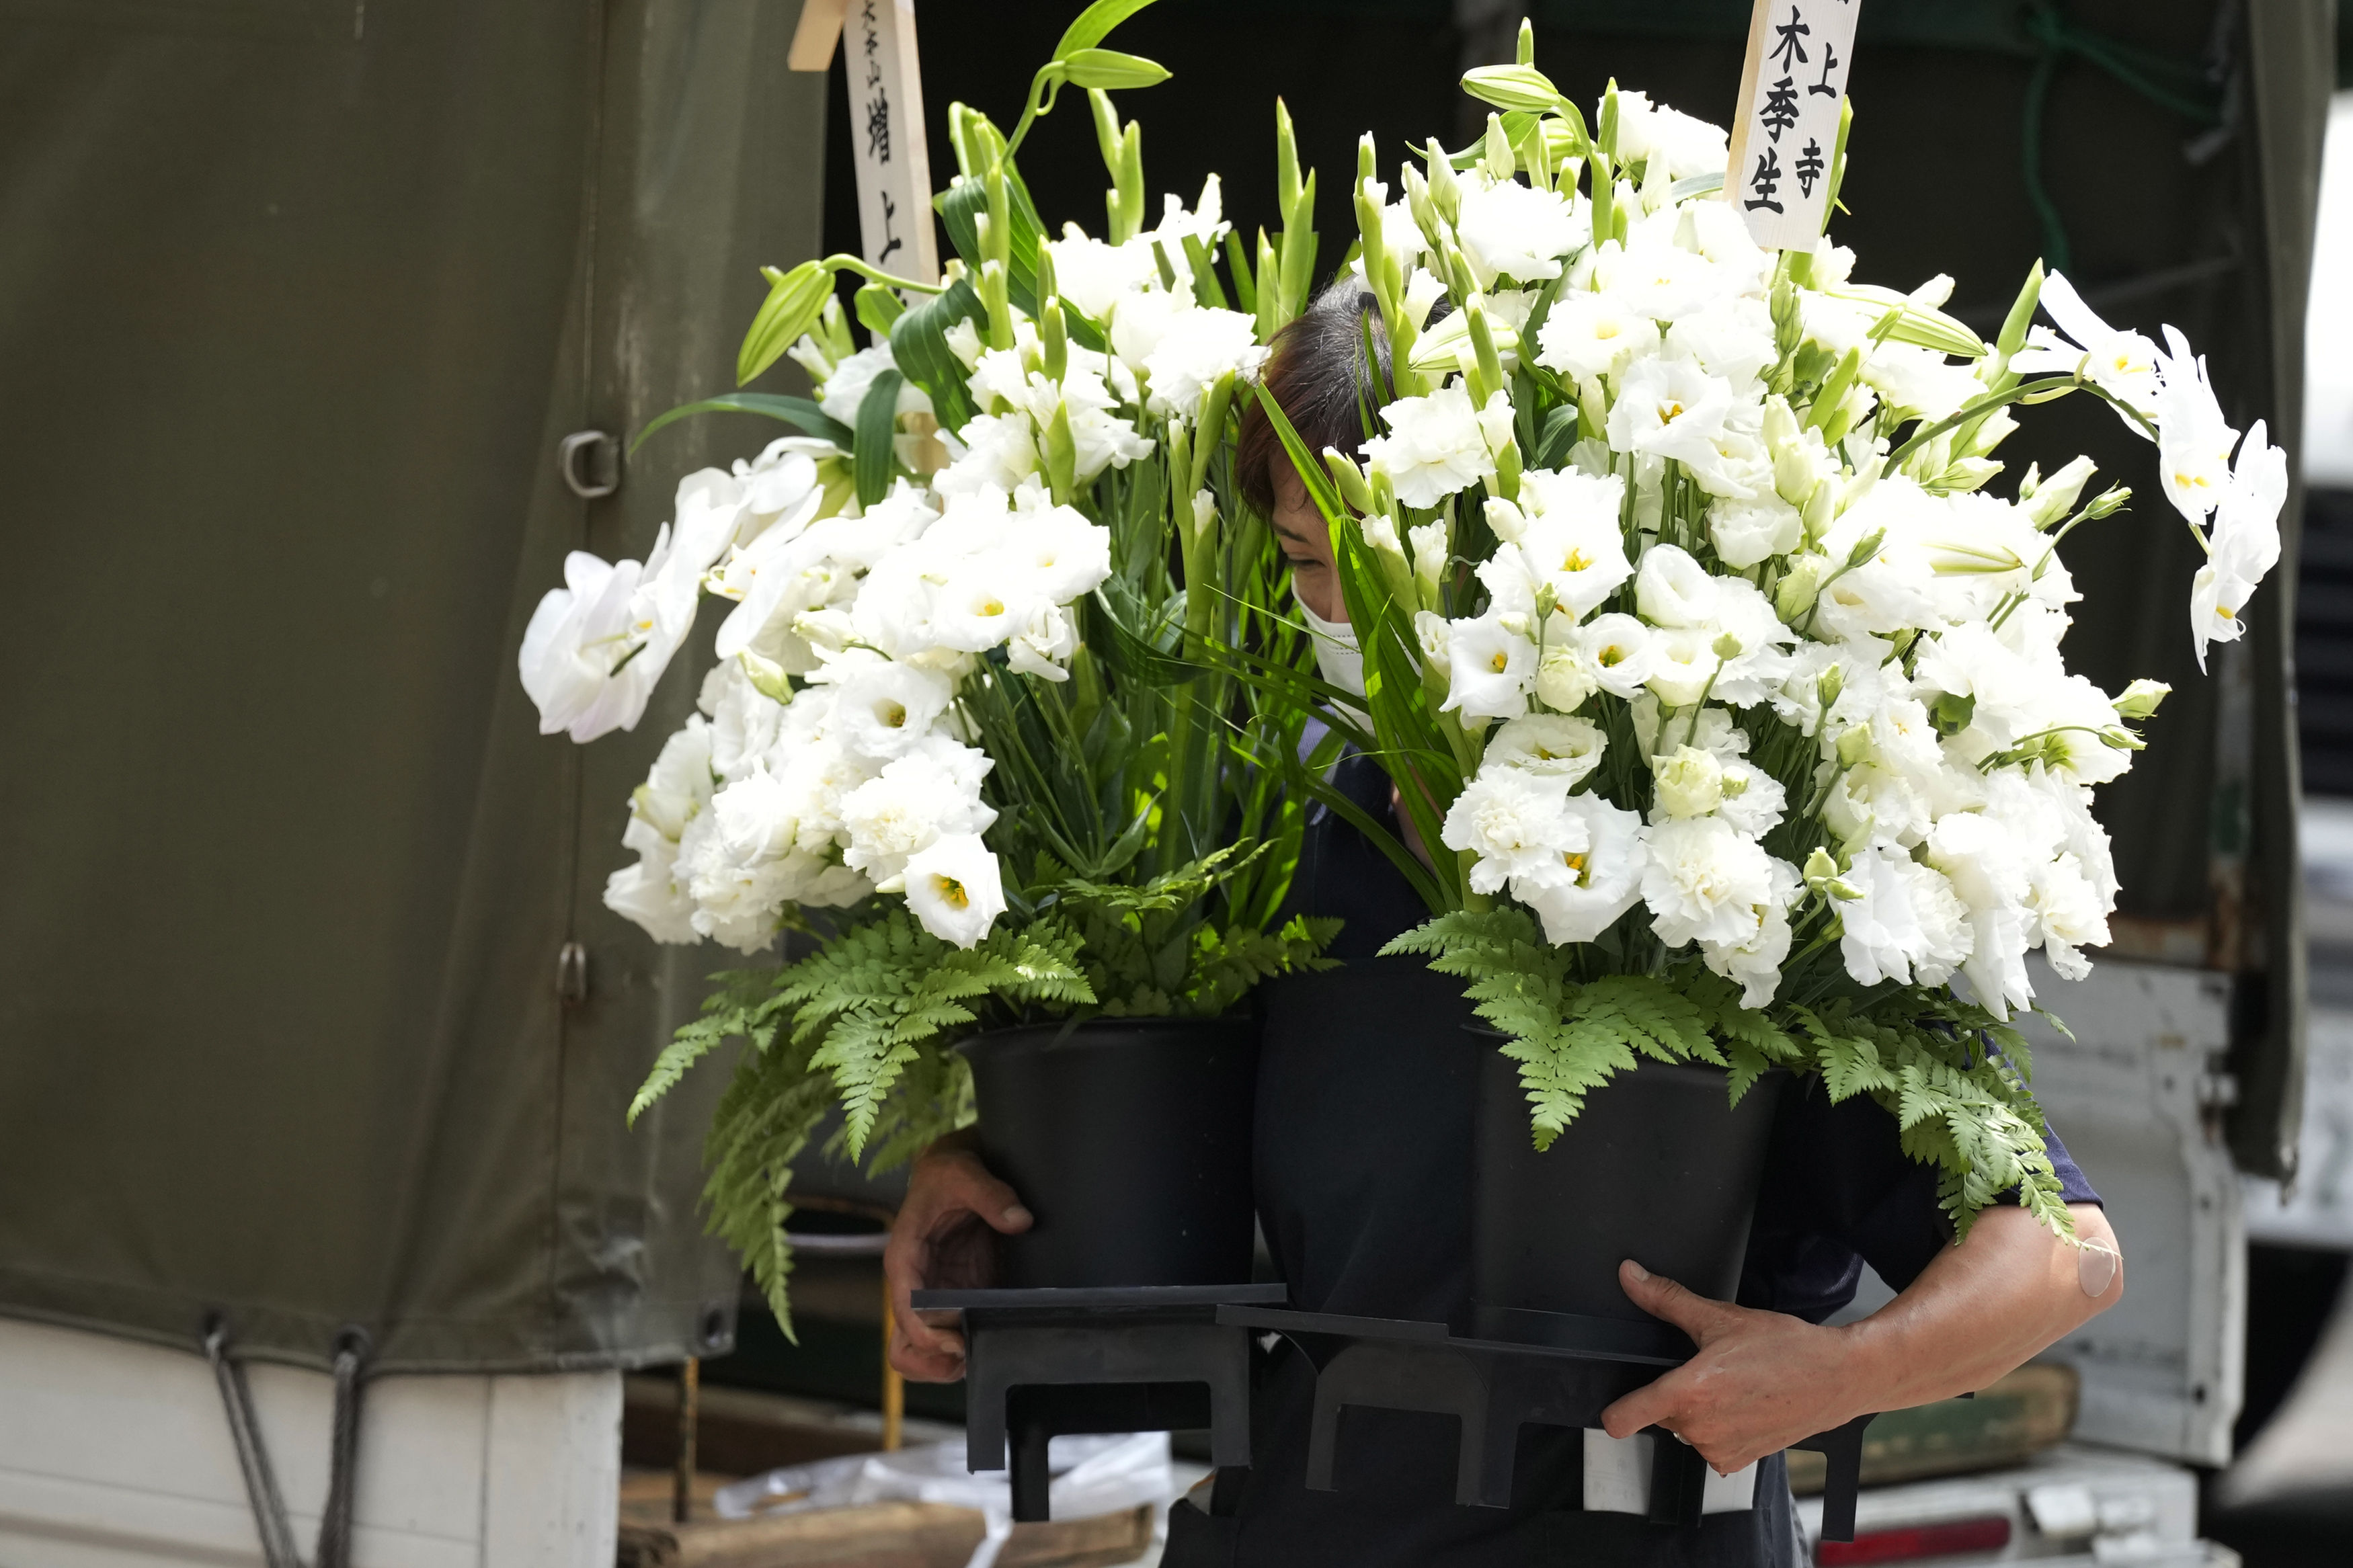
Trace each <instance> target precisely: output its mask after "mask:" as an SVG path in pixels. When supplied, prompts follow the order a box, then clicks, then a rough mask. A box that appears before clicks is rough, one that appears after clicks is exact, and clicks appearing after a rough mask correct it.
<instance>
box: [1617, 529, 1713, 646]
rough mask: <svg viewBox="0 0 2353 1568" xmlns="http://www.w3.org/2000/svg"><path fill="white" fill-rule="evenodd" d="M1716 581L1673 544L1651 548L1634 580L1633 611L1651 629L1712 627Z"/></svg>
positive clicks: (1688, 553)
mask: <svg viewBox="0 0 2353 1568" xmlns="http://www.w3.org/2000/svg"><path fill="white" fill-rule="evenodd" d="M1718 581H1719V579H1718V578H1717V577H1716V576H1715V574H1713V573H1711V572H1709V571H1708V569H1707V568H1706V567H1704V566H1703V565H1701V564H1700V563H1698V562H1697V561H1694V559H1692V556H1691V554H1690V552H1688V551H1685V550H1683V549H1680V548H1678V547H1677V546H1675V545H1672V544H1659V545H1653V546H1652V547H1651V549H1650V550H1649V551H1648V552H1645V553H1644V554H1643V556H1642V565H1641V571H1640V572H1638V573H1637V574H1635V578H1634V607H1635V608H1636V609H1637V610H1640V611H1641V615H1642V618H1643V619H1644V620H1646V621H1648V622H1650V623H1651V625H1652V626H1714V625H1715V619H1716V584H1717V583H1718Z"/></svg>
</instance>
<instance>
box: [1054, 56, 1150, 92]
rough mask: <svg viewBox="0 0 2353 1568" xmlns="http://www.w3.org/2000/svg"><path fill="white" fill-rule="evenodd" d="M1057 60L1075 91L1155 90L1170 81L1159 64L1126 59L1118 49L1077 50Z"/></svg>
mask: <svg viewBox="0 0 2353 1568" xmlns="http://www.w3.org/2000/svg"><path fill="white" fill-rule="evenodd" d="M1057 58H1060V60H1061V62H1062V71H1063V76H1064V77H1065V79H1067V80H1068V81H1069V82H1070V84H1071V86H1072V87H1086V88H1101V89H1103V90H1104V91H1105V92H1115V91H1118V90H1119V89H1123V88H1135V87H1153V86H1156V85H1157V84H1159V83H1161V82H1164V81H1166V80H1167V79H1168V68H1167V67H1166V66H1164V65H1161V64H1160V63H1159V62H1158V61H1156V60H1147V59H1145V58H1144V57H1142V56H1141V55H1124V54H1121V53H1120V52H1119V51H1118V50H1117V49H1076V50H1073V51H1071V53H1070V54H1068V55H1064V56H1058V57H1057Z"/></svg>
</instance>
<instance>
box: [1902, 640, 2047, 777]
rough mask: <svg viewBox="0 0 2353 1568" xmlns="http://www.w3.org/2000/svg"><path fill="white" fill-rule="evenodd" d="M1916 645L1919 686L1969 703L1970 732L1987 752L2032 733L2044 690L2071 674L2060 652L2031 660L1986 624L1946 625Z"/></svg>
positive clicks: (1916, 677)
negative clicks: (2061, 664) (2064, 665)
mask: <svg viewBox="0 0 2353 1568" xmlns="http://www.w3.org/2000/svg"><path fill="white" fill-rule="evenodd" d="M1916 646H1917V647H1918V650H1919V651H1918V653H1917V655H1916V656H1915V661H1914V675H1915V679H1916V684H1917V685H1918V686H1919V688H1920V689H1922V691H1923V692H1946V693H1949V694H1950V695H1952V696H1955V697H1966V698H1968V700H1969V703H1970V709H1969V722H1968V731H1965V733H1968V732H1970V731H1973V732H1974V733H1975V735H1976V736H1977V737H1978V738H1979V739H1981V740H1982V741H1983V742H1985V744H1986V747H1987V748H1988V749H1997V748H2000V747H2003V746H2008V745H2010V744H2013V743H2014V742H2017V740H2018V739H2019V737H2021V735H2024V734H2025V733H2026V732H2027V731H2029V730H2031V729H2032V728H2033V726H2034V716H2035V712H2036V710H2037V709H2038V708H2039V706H2040V705H2041V703H2042V697H2043V693H2044V691H2045V690H2046V689H2048V687H2049V685H2050V683H2051V682H2052V681H2055V680H2059V679H2063V678H2064V676H2065V674H2066V671H2065V670H2064V669H2063V668H2061V667H2060V665H2059V663H2058V659H2057V657H2056V650H2055V649H2054V650H2052V652H2051V654H2050V655H2049V656H2048V657H2047V658H2042V659H2035V658H2029V657H2028V656H2027V655H2025V654H2022V653H2021V652H2019V651H2018V650H2016V649H2014V648H2012V647H2010V646H2009V645H2008V644H2006V643H2004V642H2003V641H2002V640H2001V637H2000V635H1999V634H1998V633H1996V632H1995V631H1993V629H1992V628H1991V627H1989V626H1986V625H1985V623H1984V622H1982V621H1970V622H1968V623H1965V624H1963V625H1961V626H1947V627H1946V628H1945V629H1944V630H1943V631H1941V632H1939V633H1937V634H1936V636H1935V637H1924V638H1922V639H1921V640H1920V642H1919V643H1918V644H1917V645H1916Z"/></svg>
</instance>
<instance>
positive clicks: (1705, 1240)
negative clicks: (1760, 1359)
mask: <svg viewBox="0 0 2353 1568" xmlns="http://www.w3.org/2000/svg"><path fill="white" fill-rule="evenodd" d="M1474 1032H1475V1033H1477V1034H1478V1035H1480V1036H1482V1037H1483V1038H1482V1047H1483V1050H1484V1059H1483V1060H1482V1064H1481V1067H1480V1084H1479V1105H1478V1112H1477V1120H1476V1124H1475V1131H1474V1132H1473V1142H1472V1151H1473V1152H1472V1184H1473V1192H1472V1227H1473V1229H1472V1303H1473V1321H1474V1327H1475V1330H1476V1331H1477V1332H1479V1333H1481V1334H1482V1335H1488V1336H1492V1337H1495V1338H1502V1339H1514V1340H1521V1341H1535V1342H1560V1343H1577V1342H1584V1343H1593V1342H1610V1343H1613V1344H1616V1345H1618V1346H1620V1348H1623V1349H1627V1350H1651V1349H1655V1350H1657V1351H1660V1352H1664V1353H1669V1354H1674V1355H1688V1354H1690V1353H1691V1348H1692V1347H1691V1344H1690V1342H1689V1341H1688V1340H1685V1339H1684V1338H1683V1336H1682V1335H1681V1334H1680V1333H1679V1332H1677V1331H1675V1330H1673V1329H1672V1328H1670V1327H1668V1326H1667V1325H1666V1324H1664V1323H1662V1322H1660V1321H1658V1320H1657V1319H1655V1318H1652V1317H1651V1315H1650V1314H1648V1313H1647V1312H1644V1311H1643V1310H1641V1308H1640V1307H1637V1306H1635V1305H1634V1303H1633V1302H1632V1301H1630V1300H1628V1299H1627V1297H1626V1292H1625V1290H1624V1289H1622V1288H1621V1287H1620V1284H1619V1282H1618V1265H1619V1263H1620V1260H1621V1259H1624V1258H1632V1259H1634V1261H1636V1262H1637V1263H1640V1264H1641V1266H1642V1267H1643V1268H1648V1269H1649V1270H1650V1271H1651V1273H1653V1274H1663V1275H1665V1276H1667V1277H1668V1278H1669V1279H1674V1280H1676V1281H1678V1282H1680V1283H1682V1284H1683V1285H1686V1286H1688V1287H1690V1288H1691V1289H1693V1290H1695V1291H1697V1292H1698V1293H1699V1294H1701V1295H1703V1296H1709V1297H1714V1298H1715V1299H1716V1300H1731V1299H1732V1298H1733V1296H1734V1295H1735V1293H1736V1291H1737V1290H1738V1289H1739V1286H1740V1267H1741V1261H1742V1258H1743V1257H1744V1255H1745V1254H1746V1251H1747V1247H1748V1226H1749V1222H1750V1220H1751V1219H1752V1218H1753V1217H1754V1215H1755V1213H1756V1208H1757V1182H1758V1178H1759V1176H1760V1175H1761V1173H1762V1172H1763V1169H1764V1164H1765V1152H1766V1146H1767V1142H1768V1141H1769V1140H1770V1138H1771V1136H1772V1131H1773V1112H1774V1109H1775V1107H1776V1106H1777V1105H1778V1103H1779V1100H1780V1095H1781V1090H1782V1089H1783V1087H1784V1085H1785V1084H1786V1082H1787V1081H1788V1075H1787V1074H1785V1073H1778V1072H1774V1073H1767V1074H1766V1075H1765V1077H1764V1078H1762V1079H1759V1080H1758V1081H1757V1083H1756V1084H1754V1085H1753V1086H1751V1088H1750V1089H1749V1090H1748V1092H1747V1093H1746V1095H1744V1096H1742V1097H1741V1100H1740V1103H1739V1104H1738V1105H1736V1106H1734V1107H1731V1108H1730V1109H1726V1106H1725V1072H1724V1070H1723V1069H1722V1068H1710V1067H1687V1066H1671V1065H1668V1064H1666V1063H1662V1062H1652V1061H1645V1062H1643V1063H1642V1064H1641V1066H1640V1067H1638V1068H1635V1069H1634V1070H1633V1071H1631V1072H1622V1073H1620V1074H1619V1075H1618V1076H1617V1077H1615V1078H1613V1079H1610V1080H1609V1082H1608V1083H1607V1084H1605V1085H1603V1086H1602V1087H1601V1088H1599V1089H1595V1090H1594V1091H1593V1092H1592V1093H1590V1094H1589V1095H1588V1096H1587V1097H1586V1100H1585V1109H1584V1110H1583V1111H1582V1112H1581V1113H1580V1114H1579V1115H1578V1116H1577V1120H1576V1121H1572V1122H1570V1123H1569V1124H1568V1126H1567V1128H1566V1129H1565V1130H1563V1131H1562V1132H1561V1134H1560V1136H1559V1137H1557V1138H1556V1139H1555V1140H1554V1141H1553V1144H1552V1147H1551V1148H1550V1149H1548V1150H1546V1151H1544V1152H1541V1153H1539V1152H1537V1151H1536V1148H1535V1142H1534V1140H1533V1138H1532V1136H1531V1134H1530V1131H1529V1127H1528V1105H1527V1097H1526V1094H1525V1091H1524V1090H1523V1089H1521V1087H1520V1081H1519V1064H1518V1063H1516V1062H1514V1061H1513V1060H1512V1059H1511V1058H1508V1057H1506V1056H1504V1054H1503V1053H1502V1052H1501V1051H1499V1050H1496V1049H1495V1048H1493V1040H1494V1039H1495V1038H1497V1037H1495V1036H1493V1034H1491V1033H1490V1032H1489V1031H1486V1030H1478V1031H1474ZM1597 1320H1599V1321H1597Z"/></svg>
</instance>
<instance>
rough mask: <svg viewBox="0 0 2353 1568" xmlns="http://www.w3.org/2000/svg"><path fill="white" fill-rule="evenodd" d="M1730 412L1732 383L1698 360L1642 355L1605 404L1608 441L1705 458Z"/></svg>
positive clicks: (1623, 447)
mask: <svg viewBox="0 0 2353 1568" xmlns="http://www.w3.org/2000/svg"><path fill="white" fill-rule="evenodd" d="M1731 412H1732V384H1731V383H1730V382H1728V381H1725V379H1724V378H1723V377H1722V376H1716V375H1710V374H1707V372H1706V371H1704V370H1702V369H1701V368H1700V365H1699V362H1698V361H1697V360H1692V359H1646V360H1640V361H1637V362H1636V363H1635V364H1634V365H1633V367H1632V368H1631V369H1630V370H1628V371H1627V373H1626V376H1625V384H1624V385H1623V386H1621V387H1620V389H1619V392H1618V401H1617V402H1616V403H1614V404H1612V405H1610V408H1609V447H1610V449H1611V450H1612V451H1618V452H1649V453H1652V454H1655V455H1657V456H1659V457H1662V458H1681V459H1683V460H1685V461H1688V462H1699V463H1704V462H1706V461H1708V460H1709V459H1710V458H1712V457H1713V456H1714V455H1715V448H1714V447H1713V446H1712V445H1711V443H1712V442H1713V441H1714V440H1715V437H1716V435H1717V433H1718V432H1720V431H1721V430H1723V428H1724V421H1725V416H1727V415H1729V414H1730V413H1731Z"/></svg>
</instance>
